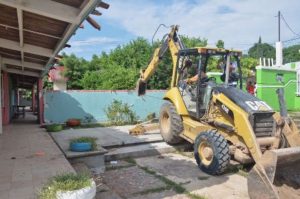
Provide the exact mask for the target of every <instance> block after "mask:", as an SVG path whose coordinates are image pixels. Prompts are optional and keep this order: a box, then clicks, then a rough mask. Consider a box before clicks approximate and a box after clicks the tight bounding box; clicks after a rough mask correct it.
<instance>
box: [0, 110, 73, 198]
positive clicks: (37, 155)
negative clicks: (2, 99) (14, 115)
mask: <svg viewBox="0 0 300 199" xmlns="http://www.w3.org/2000/svg"><path fill="white" fill-rule="evenodd" d="M62 172H74V170H73V168H72V167H71V165H70V164H69V162H68V161H67V160H66V159H65V157H64V156H63V154H62V152H61V151H60V150H59V149H58V147H57V146H56V144H55V143H54V142H53V140H52V139H51V137H50V136H49V135H48V134H47V133H46V132H45V130H44V129H42V128H40V127H39V125H38V124H36V123H35V121H34V117H33V115H30V114H27V116H26V119H20V120H18V121H15V122H14V123H13V124H11V125H8V126H4V128H3V134H2V135H0V198H1V199H19V198H20V199H34V198H37V192H38V190H39V189H40V188H41V187H42V186H43V184H44V183H45V182H46V181H47V179H48V178H49V177H51V176H53V175H55V174H58V173H62Z"/></svg>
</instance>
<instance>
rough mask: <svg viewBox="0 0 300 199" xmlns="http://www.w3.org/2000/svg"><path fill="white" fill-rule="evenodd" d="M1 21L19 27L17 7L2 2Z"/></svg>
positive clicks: (0, 9) (0, 8) (0, 5)
mask: <svg viewBox="0 0 300 199" xmlns="http://www.w3.org/2000/svg"><path fill="white" fill-rule="evenodd" d="M0 23H1V24H6V25H9V26H14V27H18V18H17V9H16V8H12V7H9V6H5V5H2V4H0Z"/></svg>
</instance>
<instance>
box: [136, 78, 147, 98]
mask: <svg viewBox="0 0 300 199" xmlns="http://www.w3.org/2000/svg"><path fill="white" fill-rule="evenodd" d="M146 89H147V83H146V82H144V81H143V80H141V79H139V80H138V81H137V83H136V90H137V93H138V96H141V95H145V94H146Z"/></svg>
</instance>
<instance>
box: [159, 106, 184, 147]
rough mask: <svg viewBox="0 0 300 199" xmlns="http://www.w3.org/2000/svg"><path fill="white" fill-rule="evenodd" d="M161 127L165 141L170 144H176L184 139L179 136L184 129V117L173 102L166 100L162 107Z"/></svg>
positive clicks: (160, 115)
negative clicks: (182, 117) (179, 113)
mask: <svg viewBox="0 0 300 199" xmlns="http://www.w3.org/2000/svg"><path fill="white" fill-rule="evenodd" d="M159 127H160V133H161V135H162V137H163V139H164V141H165V142H167V143H168V144H170V145H175V144H179V143H181V142H182V141H183V139H182V138H181V137H179V134H180V133H182V131H183V124H182V119H181V116H180V115H178V114H177V112H176V109H175V106H174V105H173V104H172V103H171V102H165V103H164V104H163V105H162V107H161V109H160V114H159Z"/></svg>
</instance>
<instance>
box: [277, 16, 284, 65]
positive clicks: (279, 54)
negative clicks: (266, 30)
mask: <svg viewBox="0 0 300 199" xmlns="http://www.w3.org/2000/svg"><path fill="white" fill-rule="evenodd" d="M277 17H278V42H276V66H277V67H281V66H282V60H283V58H282V42H281V41H280V20H281V19H280V17H281V13H280V10H279V11H278V16H277Z"/></svg>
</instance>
